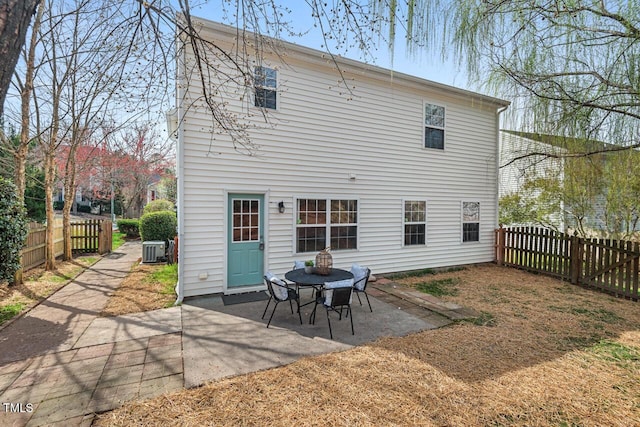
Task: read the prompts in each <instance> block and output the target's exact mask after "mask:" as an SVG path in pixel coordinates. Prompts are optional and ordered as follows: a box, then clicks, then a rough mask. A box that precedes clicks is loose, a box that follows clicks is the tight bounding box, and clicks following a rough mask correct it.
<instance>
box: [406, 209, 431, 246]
mask: <svg viewBox="0 0 640 427" xmlns="http://www.w3.org/2000/svg"><path fill="white" fill-rule="evenodd" d="M426 241H427V203H426V202H425V201H413V200H407V201H405V202H404V245H405V246H410V245H424V244H425V243H426Z"/></svg>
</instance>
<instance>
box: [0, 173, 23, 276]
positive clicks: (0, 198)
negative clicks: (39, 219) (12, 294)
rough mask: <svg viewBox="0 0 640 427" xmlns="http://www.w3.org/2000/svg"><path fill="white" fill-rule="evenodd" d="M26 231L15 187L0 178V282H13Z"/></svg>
mask: <svg viewBox="0 0 640 427" xmlns="http://www.w3.org/2000/svg"><path fill="white" fill-rule="evenodd" d="M27 231H28V226H27V215H26V211H25V209H24V207H23V206H22V204H21V203H20V201H19V200H18V196H17V195H16V186H15V185H13V183H12V182H11V181H9V180H7V179H5V178H2V177H0V248H2V250H0V282H2V281H3V280H7V281H9V282H13V275H14V274H15V272H16V271H17V270H18V269H19V268H20V250H21V249H22V246H23V245H24V241H25V239H26V237H27Z"/></svg>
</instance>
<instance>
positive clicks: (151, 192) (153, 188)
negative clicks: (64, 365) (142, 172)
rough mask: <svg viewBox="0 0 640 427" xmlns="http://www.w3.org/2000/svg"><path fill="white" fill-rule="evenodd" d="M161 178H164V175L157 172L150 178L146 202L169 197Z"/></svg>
mask: <svg viewBox="0 0 640 427" xmlns="http://www.w3.org/2000/svg"><path fill="white" fill-rule="evenodd" d="M161 180H162V177H161V176H160V175H159V174H157V173H156V174H153V175H152V176H151V177H150V178H149V184H147V201H146V203H149V202H153V201H154V200H158V199H165V198H166V197H167V196H166V191H165V190H164V188H163V186H162V183H161ZM146 203H145V204H146Z"/></svg>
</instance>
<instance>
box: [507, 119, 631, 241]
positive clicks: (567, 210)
mask: <svg viewBox="0 0 640 427" xmlns="http://www.w3.org/2000/svg"><path fill="white" fill-rule="evenodd" d="M500 146H501V148H500V165H501V168H500V197H504V196H506V195H509V194H514V193H520V194H523V195H525V196H528V197H536V196H538V194H535V193H530V192H529V190H528V189H525V188H524V186H525V182H526V180H527V179H532V178H543V179H546V178H557V179H558V182H559V183H561V184H563V183H565V182H566V180H567V179H569V178H572V179H573V185H574V186H575V188H576V190H574V191H575V194H576V195H581V197H583V198H585V200H583V203H584V204H585V206H587V207H588V209H586V211H587V214H586V215H585V217H584V218H583V219H582V220H581V227H582V228H584V229H585V230H586V231H588V232H593V231H596V232H598V231H605V230H608V229H609V230H610V231H612V229H615V228H616V227H615V226H613V225H612V224H618V228H619V230H617V231H622V230H623V229H625V228H626V227H627V224H626V223H625V222H624V221H620V220H619V218H618V223H616V222H615V221H614V219H612V218H613V216H612V215H614V216H615V215H616V212H607V197H608V196H610V195H611V196H614V195H615V193H611V194H610V193H608V191H610V190H611V189H610V188H608V187H609V184H607V182H608V181H606V179H602V180H598V178H600V177H598V176H596V174H601V175H602V174H603V173H604V170H605V168H606V167H607V166H609V167H610V166H611V165H615V167H616V168H617V167H623V166H622V165H619V164H618V162H620V160H621V158H620V157H615V156H616V155H620V154H621V153H618V152H615V151H614V152H613V153H609V154H597V155H593V156H591V157H590V161H589V162H588V165H594V167H593V168H586V169H581V168H580V167H577V166H573V167H572V166H571V164H570V163H567V162H569V161H570V160H565V159H563V158H561V157H558V158H555V157H553V156H557V155H562V154H563V153H566V152H567V151H568V150H569V147H574V149H575V147H581V149H583V150H584V149H585V148H586V149H587V150H589V151H598V150H606V149H615V148H616V146H614V145H612V144H607V143H604V142H600V141H587V142H585V141H582V140H578V139H576V138H567V137H560V136H555V135H546V134H538V133H528V132H517V131H510V130H502V131H500ZM569 151H572V150H569ZM532 154H533V155H532ZM545 154H549V155H551V156H545ZM632 154H633V155H636V154H635V153H632ZM637 155H638V161H640V153H638V154H637ZM579 160H584V159H581V158H577V159H576V161H579ZM610 162H616V163H610ZM596 166H597V167H596ZM631 173H634V172H631ZM594 184H595V185H594ZM603 186H604V187H603ZM615 186H616V184H614V187H613V190H614V191H618V189H617V188H615ZM589 194H590V196H587V195H589ZM574 203H575V201H573V202H572V201H571V200H563V201H561V203H560V207H559V209H558V212H557V214H555V215H553V216H552V217H551V218H550V219H551V221H550V223H551V225H553V226H555V227H556V228H558V229H560V230H564V229H565V228H566V227H569V228H572V229H573V228H576V226H577V225H576V215H579V214H580V212H583V211H585V209H584V208H580V207H578V206H577V205H576V204H574ZM612 209H613V208H612ZM612 209H610V210H612ZM607 215H609V219H608V220H607ZM630 217H631V219H632V222H636V223H637V222H638V220H637V213H636V214H635V215H634V214H630ZM607 221H608V222H609V224H608V223H607ZM632 222H630V224H632ZM630 227H631V229H633V225H630ZM638 228H640V223H638V224H636V228H635V229H636V230H637V229H638Z"/></svg>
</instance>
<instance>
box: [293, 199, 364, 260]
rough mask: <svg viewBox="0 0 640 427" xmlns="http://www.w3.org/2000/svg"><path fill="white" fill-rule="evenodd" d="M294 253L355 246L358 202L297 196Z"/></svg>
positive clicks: (352, 247)
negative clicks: (300, 197)
mask: <svg viewBox="0 0 640 427" xmlns="http://www.w3.org/2000/svg"><path fill="white" fill-rule="evenodd" d="M296 213H297V224H296V252H297V253H303V252H318V251H321V250H322V249H324V248H326V247H327V246H330V247H331V250H341V249H357V248H358V201H357V200H343V199H329V200H327V199H298V201H297V212H296Z"/></svg>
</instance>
